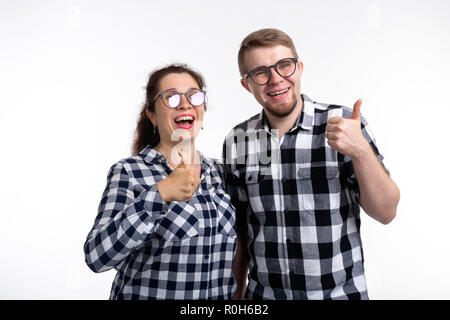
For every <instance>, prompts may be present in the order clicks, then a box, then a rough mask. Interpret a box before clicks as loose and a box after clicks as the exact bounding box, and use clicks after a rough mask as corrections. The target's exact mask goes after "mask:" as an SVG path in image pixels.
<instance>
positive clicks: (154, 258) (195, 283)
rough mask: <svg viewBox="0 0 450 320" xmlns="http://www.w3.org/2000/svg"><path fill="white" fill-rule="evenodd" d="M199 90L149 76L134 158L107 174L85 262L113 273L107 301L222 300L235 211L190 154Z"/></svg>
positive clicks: (230, 285) (186, 75)
mask: <svg viewBox="0 0 450 320" xmlns="http://www.w3.org/2000/svg"><path fill="white" fill-rule="evenodd" d="M203 87H204V81H203V78H202V76H201V75H200V74H198V73H197V72H195V71H193V70H191V69H190V68H188V67H187V66H186V65H170V66H167V67H165V68H162V69H159V70H156V71H154V72H153V73H152V74H151V75H150V78H149V81H148V84H147V88H146V101H145V104H144V106H143V108H142V111H141V113H140V117H139V120H138V124H137V128H136V135H135V141H134V144H133V154H134V156H132V157H129V158H126V159H123V160H121V161H119V162H117V163H116V164H114V165H113V166H112V167H111V169H110V171H109V173H108V179H107V185H106V189H105V191H104V193H103V197H102V200H101V202H100V205H99V210H98V215H97V218H96V220H95V223H94V226H93V228H92V230H91V231H90V232H89V234H88V237H87V240H86V243H85V245H84V252H85V256H86V263H87V264H88V266H89V267H90V268H91V269H92V270H93V271H94V272H103V271H106V270H109V269H111V268H115V269H116V270H117V275H116V277H115V280H114V283H113V286H112V290H111V296H110V299H229V298H231V296H232V294H233V292H234V290H235V287H236V286H235V280H234V277H233V274H232V261H233V258H234V254H235V250H236V233H235V231H234V221H235V220H234V219H235V217H234V215H235V212H234V208H233V207H232V205H231V203H230V198H229V196H228V194H226V193H225V190H224V188H223V181H222V174H221V172H220V167H219V165H218V164H217V163H215V162H213V161H212V160H210V159H208V158H206V157H204V156H202V154H201V153H199V152H198V151H197V150H196V149H195V137H196V135H197V133H198V131H199V130H200V128H201V127H202V126H201V124H202V121H203V116H204V112H205V91H203Z"/></svg>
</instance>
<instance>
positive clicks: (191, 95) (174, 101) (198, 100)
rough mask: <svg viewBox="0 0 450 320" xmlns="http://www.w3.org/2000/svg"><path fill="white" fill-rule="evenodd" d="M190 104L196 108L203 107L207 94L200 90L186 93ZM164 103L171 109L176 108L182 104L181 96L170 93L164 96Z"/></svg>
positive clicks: (176, 93)
mask: <svg viewBox="0 0 450 320" xmlns="http://www.w3.org/2000/svg"><path fill="white" fill-rule="evenodd" d="M185 96H186V97H187V99H188V101H189V103H190V104H192V105H193V106H194V107H198V106H201V105H202V104H203V103H204V102H205V93H204V92H203V91H200V90H190V91H188V92H186V93H185ZM162 98H163V102H164V104H165V105H166V106H168V107H170V108H176V107H178V106H179V105H180V103H181V94H180V93H178V92H175V91H169V92H166V93H164V94H163V95H162Z"/></svg>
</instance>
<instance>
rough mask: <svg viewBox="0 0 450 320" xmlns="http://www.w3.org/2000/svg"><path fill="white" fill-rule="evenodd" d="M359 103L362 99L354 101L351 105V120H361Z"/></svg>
mask: <svg viewBox="0 0 450 320" xmlns="http://www.w3.org/2000/svg"><path fill="white" fill-rule="evenodd" d="M361 104H362V99H358V101H356V102H355V104H354V105H353V113H352V119H353V120H361V119H360V115H361Z"/></svg>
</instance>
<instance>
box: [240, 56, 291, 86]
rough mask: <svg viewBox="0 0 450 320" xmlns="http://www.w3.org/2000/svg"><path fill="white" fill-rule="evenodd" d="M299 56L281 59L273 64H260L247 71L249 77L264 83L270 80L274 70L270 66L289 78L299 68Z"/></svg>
mask: <svg viewBox="0 0 450 320" xmlns="http://www.w3.org/2000/svg"><path fill="white" fill-rule="evenodd" d="M297 61H298V59H297V58H285V59H281V60H280V61H278V62H277V63H275V64H274V65H272V66H269V67H266V66H259V67H256V68H254V69H252V70H250V71H249V72H247V73H246V76H247V77H250V79H252V81H253V82H254V83H256V84H259V85H263V84H266V83H267V82H269V81H270V79H271V78H272V72H270V68H274V69H275V71H276V72H277V73H278V74H279V75H280V76H282V77H283V78H289V77H290V76H292V75H293V74H294V72H295V69H296V68H297Z"/></svg>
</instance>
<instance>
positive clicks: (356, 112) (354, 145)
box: [325, 99, 369, 158]
mask: <svg viewBox="0 0 450 320" xmlns="http://www.w3.org/2000/svg"><path fill="white" fill-rule="evenodd" d="M361 104H362V100H361V99H358V100H357V101H356V102H355V104H354V105H353V112H352V116H351V118H350V119H345V118H343V117H332V118H330V119H328V125H327V126H326V128H325V131H326V132H325V137H326V138H327V139H328V144H329V145H330V147H332V148H334V149H335V150H336V151H338V152H340V153H342V154H345V155H348V156H350V157H352V158H353V157H357V156H358V155H360V154H361V152H366V151H367V147H368V146H369V145H368V142H367V140H366V139H365V138H364V136H363V134H362V131H361Z"/></svg>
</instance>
